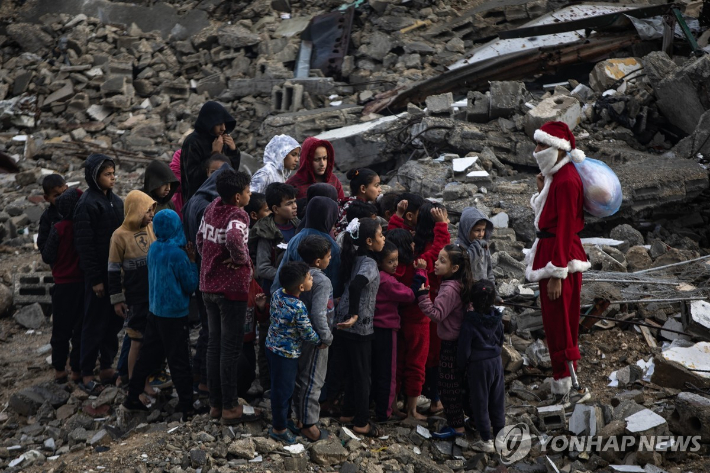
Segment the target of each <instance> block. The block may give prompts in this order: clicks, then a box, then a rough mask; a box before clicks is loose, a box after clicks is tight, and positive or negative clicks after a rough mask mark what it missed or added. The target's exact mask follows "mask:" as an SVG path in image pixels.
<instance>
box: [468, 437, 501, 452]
mask: <svg viewBox="0 0 710 473" xmlns="http://www.w3.org/2000/svg"><path fill="white" fill-rule="evenodd" d="M471 450H473V451H476V452H483V453H495V451H496V447H495V445H493V440H478V441H476V442H474V443H473V444H471Z"/></svg>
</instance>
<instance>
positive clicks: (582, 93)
mask: <svg viewBox="0 0 710 473" xmlns="http://www.w3.org/2000/svg"><path fill="white" fill-rule="evenodd" d="M572 97H575V98H576V99H577V100H579V101H580V102H582V103H586V102H589V101H591V100H594V99H595V97H596V96H595V94H594V91H593V90H592V89H590V88H589V87H587V86H586V85H584V84H579V85H577V87H575V88H574V89H572Z"/></svg>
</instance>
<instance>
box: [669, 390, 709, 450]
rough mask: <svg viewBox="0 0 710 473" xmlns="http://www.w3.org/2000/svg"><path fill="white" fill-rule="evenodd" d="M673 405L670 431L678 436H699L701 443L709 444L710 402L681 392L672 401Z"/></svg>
mask: <svg viewBox="0 0 710 473" xmlns="http://www.w3.org/2000/svg"><path fill="white" fill-rule="evenodd" d="M674 405H675V411H673V414H672V415H671V418H670V421H669V424H670V428H671V431H672V432H673V433H675V434H678V435H687V436H696V435H699V436H700V441H701V442H703V443H708V442H710V400H709V399H707V398H705V397H703V396H700V395H698V394H695V393H688V392H682V393H680V394H678V396H676V398H675V399H674Z"/></svg>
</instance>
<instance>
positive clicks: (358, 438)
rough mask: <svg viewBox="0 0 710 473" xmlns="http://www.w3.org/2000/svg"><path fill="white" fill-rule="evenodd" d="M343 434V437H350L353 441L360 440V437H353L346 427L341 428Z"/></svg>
mask: <svg viewBox="0 0 710 473" xmlns="http://www.w3.org/2000/svg"><path fill="white" fill-rule="evenodd" d="M343 432H345V435H347V436H348V437H350V438H351V439H353V440H361V439H360V437H358V436H357V435H355V434H354V433H353V431H352V430H350V429H348V428H347V427H343Z"/></svg>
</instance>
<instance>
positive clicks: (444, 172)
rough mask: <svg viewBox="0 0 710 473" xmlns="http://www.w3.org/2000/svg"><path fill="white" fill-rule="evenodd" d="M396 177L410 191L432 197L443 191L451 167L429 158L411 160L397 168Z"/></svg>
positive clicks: (449, 176) (449, 175)
mask: <svg viewBox="0 0 710 473" xmlns="http://www.w3.org/2000/svg"><path fill="white" fill-rule="evenodd" d="M397 178H398V180H399V182H401V183H402V184H403V185H404V186H405V187H407V189H409V191H410V192H415V193H417V194H420V195H424V196H427V197H434V196H436V195H438V194H441V193H442V192H443V191H444V188H445V187H446V185H447V183H448V181H449V179H450V178H451V168H450V167H449V166H447V165H446V164H443V163H437V162H434V161H432V160H431V159H421V160H418V161H414V160H413V161H408V162H406V163H405V164H404V165H403V166H402V167H400V168H399V171H398V172H397Z"/></svg>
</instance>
